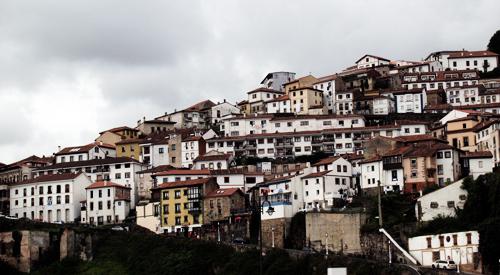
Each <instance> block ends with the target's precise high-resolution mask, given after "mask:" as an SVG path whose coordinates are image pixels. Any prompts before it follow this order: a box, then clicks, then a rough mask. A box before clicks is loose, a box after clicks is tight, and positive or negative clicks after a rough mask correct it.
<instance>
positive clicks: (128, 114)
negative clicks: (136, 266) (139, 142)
mask: <svg viewBox="0 0 500 275" xmlns="http://www.w3.org/2000/svg"><path fill="white" fill-rule="evenodd" d="M410 2H411V3H410ZM499 10H500V1H498V0H489V1H488V0H484V1H478V0H476V1H458V0H449V1H435V0H429V1H401V0H397V1H396V0H395V1H380V0H378V1H373V0H365V1H350V0H349V1H332V0H328V1H289V0H288V1H255V0H254V1H236V0H228V1H188V0H186V1H175V2H174V1H103V0H99V1H97V0H96V1H94V0H85V1H49V0H45V1H22V0H12V1H10V0H1V1H0V162H4V163H10V162H13V161H16V160H18V159H21V158H24V157H27V156H29V155H32V154H37V155H40V156H41V155H43V154H45V155H50V154H52V153H53V152H55V151H56V150H57V146H58V145H60V146H63V147H64V146H72V145H75V146H76V145H82V144H86V143H89V142H92V141H93V140H94V139H95V138H96V137H97V135H98V132H99V131H101V130H105V129H107V128H111V127H114V126H122V125H128V126H135V125H136V123H137V120H138V119H140V118H142V117H143V116H146V117H147V118H152V117H154V116H159V115H161V114H163V113H164V112H172V111H173V110H174V109H175V108H177V109H181V108H185V107H188V106H189V105H191V104H193V103H195V102H197V101H199V100H203V99H207V98H208V99H211V100H213V101H215V102H217V101H222V100H223V99H227V100H229V101H231V102H234V101H240V100H243V99H245V97H246V92H247V91H249V90H251V89H253V88H255V87H257V86H258V84H259V83H260V81H261V80H262V78H263V77H264V76H265V75H266V74H267V73H268V72H271V71H281V70H285V71H293V72H296V73H297V75H298V76H301V75H305V74H309V73H312V74H313V75H315V76H322V75H326V74H332V73H335V72H338V71H340V70H341V69H342V68H345V67H347V66H351V65H353V63H354V61H355V60H357V59H358V58H359V57H361V56H362V55H363V54H365V53H371V54H375V55H379V56H383V57H386V58H389V59H406V60H420V59H422V58H424V57H425V56H426V55H427V54H428V53H429V52H432V51H437V50H451V49H462V48H465V49H470V50H480V49H485V48H486V45H487V43H488V41H489V39H490V37H491V35H492V34H493V33H494V32H495V31H496V30H497V29H499V28H500V24H499V23H500V20H499V19H498V18H499V17H498V11H499Z"/></svg>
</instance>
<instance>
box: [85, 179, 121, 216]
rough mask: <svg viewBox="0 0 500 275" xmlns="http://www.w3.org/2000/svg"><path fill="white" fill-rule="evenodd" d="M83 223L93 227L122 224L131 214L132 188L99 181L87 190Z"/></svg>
mask: <svg viewBox="0 0 500 275" xmlns="http://www.w3.org/2000/svg"><path fill="white" fill-rule="evenodd" d="M85 190H86V197H87V198H86V200H85V202H84V203H82V214H81V222H82V223H88V224H91V225H104V224H110V223H121V222H123V220H125V218H126V217H127V216H128V214H129V212H130V187H125V186H123V185H120V184H116V183H113V182H110V181H97V182H94V183H92V184H91V185H89V186H87V187H86V188H85Z"/></svg>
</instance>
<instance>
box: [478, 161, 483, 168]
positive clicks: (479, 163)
mask: <svg viewBox="0 0 500 275" xmlns="http://www.w3.org/2000/svg"><path fill="white" fill-rule="evenodd" d="M478 166H479V168H483V161H482V160H480V161H478Z"/></svg>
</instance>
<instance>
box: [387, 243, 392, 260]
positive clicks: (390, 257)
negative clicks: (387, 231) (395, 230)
mask: <svg viewBox="0 0 500 275" xmlns="http://www.w3.org/2000/svg"><path fill="white" fill-rule="evenodd" d="M387 243H388V244H389V264H391V263H392V253H391V241H390V240H387Z"/></svg>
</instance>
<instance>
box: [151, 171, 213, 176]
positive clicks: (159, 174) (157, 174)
mask: <svg viewBox="0 0 500 275" xmlns="http://www.w3.org/2000/svg"><path fill="white" fill-rule="evenodd" d="M172 175H207V176H208V175H210V170H208V169H172V170H167V171H163V172H159V173H156V174H155V176H172Z"/></svg>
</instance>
